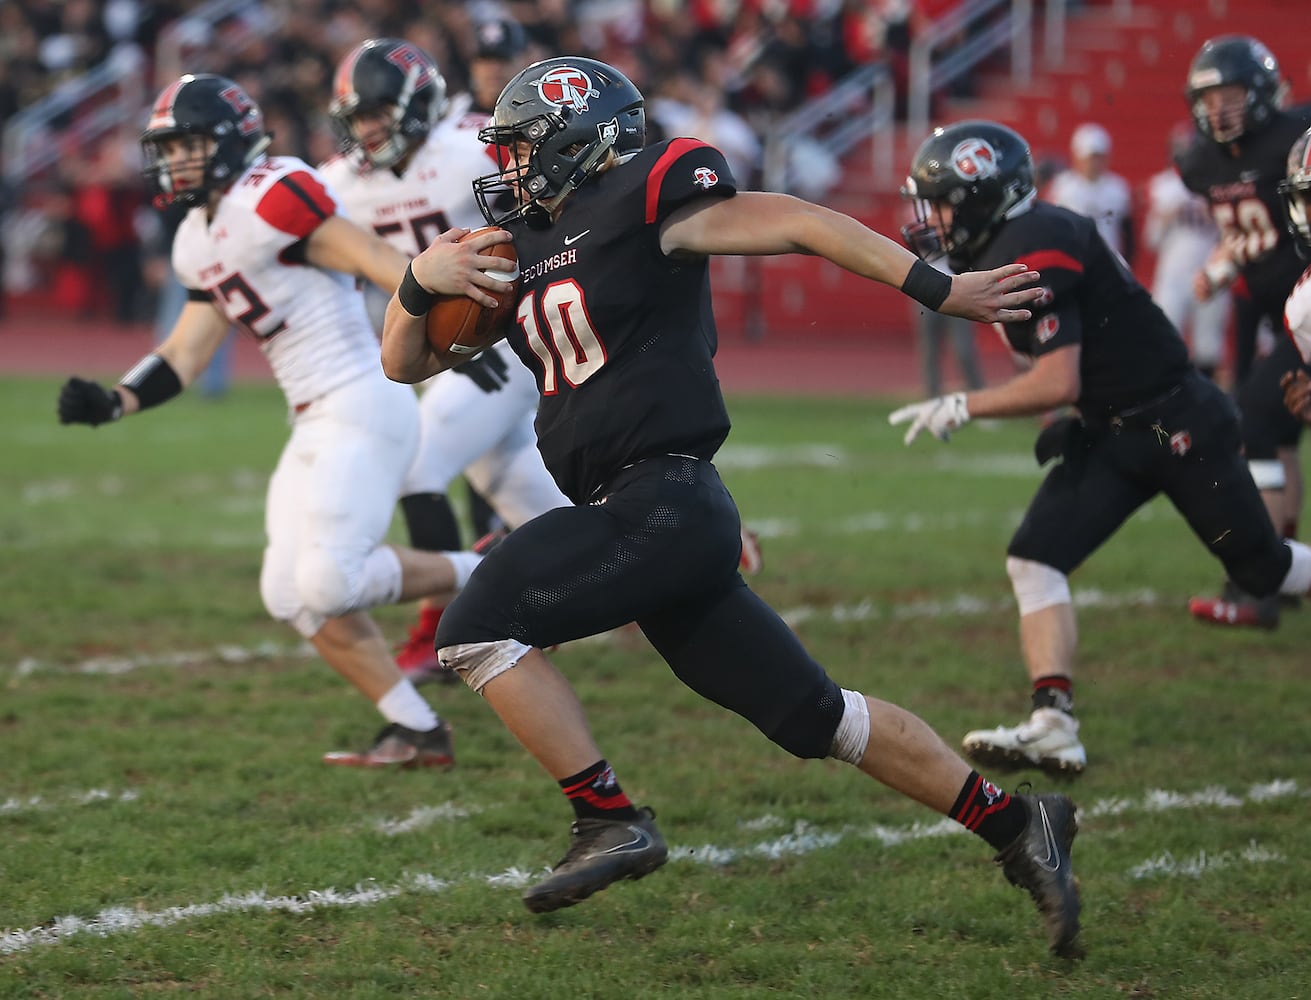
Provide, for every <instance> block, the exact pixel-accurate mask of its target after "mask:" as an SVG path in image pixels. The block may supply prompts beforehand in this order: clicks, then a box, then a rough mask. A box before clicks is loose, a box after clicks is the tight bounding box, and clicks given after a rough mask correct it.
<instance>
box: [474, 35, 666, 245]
mask: <svg viewBox="0 0 1311 1000" xmlns="http://www.w3.org/2000/svg"><path fill="white" fill-rule="evenodd" d="M478 138H479V139H481V140H482V141H483V142H485V143H487V144H488V145H493V146H497V147H499V149H498V158H497V162H499V163H501V164H502V165H503V167H505V169H504V170H503V171H502V172H499V173H495V174H487V175H485V176H483V177H480V178H478V179H477V180H475V181H474V183H473V188H474V194H475V197H476V198H477V199H478V206H479V207H480V208H481V209H482V213H483V216H484V218H486V219H487V221H488V223H490V224H491V225H500V224H501V223H504V222H507V221H509V220H510V219H514V218H519V217H522V218H523V220H524V221H525V222H527V223H528V224H529V225H531V226H534V227H540V228H545V227H547V226H549V225H550V224H551V212H552V211H553V210H554V209H555V208H556V206H558V205H559V204H560V202H561V201H563V200H564V198H565V197H566V196H567V195H568V194H569V193H570V192H571V191H573V190H575V189H576V188H578V187H579V186H580V185H581V184H583V183H585V182H586V181H587V179H588V178H589V177H591V176H592V175H593V174H595V173H596V172H597V171H598V170H599V169H600V168H601V167H602V166H603V165H604V164H605V163H606V159H607V157H608V156H609V154H610V151H611V150H613V151H614V152H615V153H616V154H618V155H620V156H624V155H626V154H630V153H635V152H637V151H638V150H639V149H641V148H642V146H643V145H645V143H646V104H645V101H643V99H642V93H641V91H639V90H638V89H637V88H636V87H635V86H633V84H632V82H631V81H630V80H629V79H628V77H626V76H624V74H623V73H620V72H619V70H617V69H615V68H614V67H613V66H609V65H607V64H605V63H603V62H598V61H597V60H595V59H584V58H583V57H581V56H561V57H559V58H556V59H544V60H542V61H541V62H538V63H533V65H531V66H529V67H528V68H527V69H525V70H523V71H522V72H520V73H519V74H518V75H517V76H515V78H514V79H513V80H511V81H510V82H509V83H507V84H506V85H505V89H504V90H502V91H501V96H500V97H498V98H497V99H496V107H495V109H494V110H493V112H492V122H491V124H490V125H489V126H488V127H487V128H484V129H483V130H482V131H481V132H479V133H478ZM519 142H527V143H529V144H530V145H531V147H532V149H531V151H530V152H529V155H528V157H527V160H526V161H525V162H524V163H523V164H522V165H521V166H518V167H515V166H514V157H513V156H512V155H511V150H512V149H513V147H514V145H515V144H516V143H519ZM506 191H510V192H512V193H513V194H514V195H515V199H516V201H515V202H514V204H515V206H516V207H515V208H513V209H512V210H510V211H509V212H504V213H499V214H498V212H497V210H496V208H495V207H494V203H495V201H496V199H497V198H498V197H499V196H500V195H502V194H504V193H505V192H506Z"/></svg>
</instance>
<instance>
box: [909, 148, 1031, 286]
mask: <svg viewBox="0 0 1311 1000" xmlns="http://www.w3.org/2000/svg"><path fill="white" fill-rule="evenodd" d="M901 195H902V197H903V198H905V199H907V200H908V201H910V202H911V205H912V207H913V209H914V212H915V221H914V222H913V223H911V224H909V225H906V226H903V227H902V231H901V232H902V238H903V239H904V240H905V242H906V245H907V246H908V247H910V249H911V250H913V251H914V252H915V254H916V255H917V256H919V257H920V259H921V260H926V261H933V260H937V259H941V258H942V257H944V256H945V257H947V259H948V261H949V262H950V264H951V266H952V267H953V268H955V269H956V270H961V269H963V268H966V267H968V266H969V265H970V262H971V260H972V259H973V258H974V257H975V256H976V255H977V254H979V253H980V252H981V251H982V250H983V249H984V247H985V246H986V245H987V243H988V241H989V240H990V239H991V238H992V234H993V231H994V230H995V229H996V228H997V226H999V225H1000V224H1001V223H1002V222H1003V221H1004V220H1006V219H1009V218H1012V217H1014V216H1016V215H1020V214H1021V213H1023V212H1025V211H1027V210H1028V209H1029V207H1030V206H1031V205H1032V204H1033V201H1034V198H1035V197H1036V195H1037V192H1036V190H1035V188H1034V185H1033V161H1032V158H1031V157H1030V155H1029V149H1028V146H1027V145H1026V144H1025V142H1024V140H1023V139H1022V138H1021V137H1020V136H1019V135H1017V134H1016V133H1014V132H1012V131H1011V130H1010V129H1006V128H1004V127H1003V126H1000V125H997V124H995V123H991V122H960V123H957V124H956V125H952V126H948V127H946V128H941V129H938V130H936V131H935V133H934V134H933V135H932V136H930V137H929V138H928V139H926V140H925V141H924V143H923V144H922V145H921V146H920V149H919V151H918V152H917V153H916V155H915V159H914V161H913V163H912V164H911V172H910V175H909V176H908V177H907V178H906V182H905V184H904V185H903V186H902V188H901ZM945 209H950V220H946V218H945V216H944V210H945Z"/></svg>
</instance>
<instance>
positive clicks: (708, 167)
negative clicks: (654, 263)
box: [646, 139, 737, 225]
mask: <svg viewBox="0 0 1311 1000" xmlns="http://www.w3.org/2000/svg"><path fill="white" fill-rule="evenodd" d="M735 194H737V180H736V179H735V178H734V177H733V171H732V170H731V169H730V168H729V166H728V161H727V160H725V159H724V154H723V153H721V152H720V151H719V150H717V149H716V148H715V147H714V146H710V145H707V144H706V143H704V142H702V141H701V140H700V139H671V140H670V141H669V144H668V146H667V147H666V148H665V150H664V152H663V153H661V154H660V157H659V159H657V160H656V162H655V163H654V164H653V165H652V167H651V172H650V173H649V174H647V178H646V222H647V224H648V225H659V224H660V223H662V222H664V220H665V219H666V218H668V217H669V215H670V214H671V213H673V212H674V211H675V210H676V209H678V208H681V207H682V206H683V205H686V204H687V203H688V202H689V201H692V200H694V199H696V198H703V197H705V196H707V195H713V196H717V197H722V198H729V197H732V196H733V195H735Z"/></svg>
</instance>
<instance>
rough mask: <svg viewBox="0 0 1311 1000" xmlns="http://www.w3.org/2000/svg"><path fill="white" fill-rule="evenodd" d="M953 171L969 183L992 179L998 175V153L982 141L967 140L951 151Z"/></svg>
mask: <svg viewBox="0 0 1311 1000" xmlns="http://www.w3.org/2000/svg"><path fill="white" fill-rule="evenodd" d="M951 169H952V170H954V171H956V175H957V176H958V177H960V178H962V179H963V180H967V181H978V180H983V179H984V178H985V177H992V176H993V175H994V174H996V173H997V151H996V150H995V149H993V148H992V145H991V144H990V143H988V142H985V141H984V140H982V139H966V140H965V141H964V142H960V143H957V144H956V148H955V149H953V150H952V151H951Z"/></svg>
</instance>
